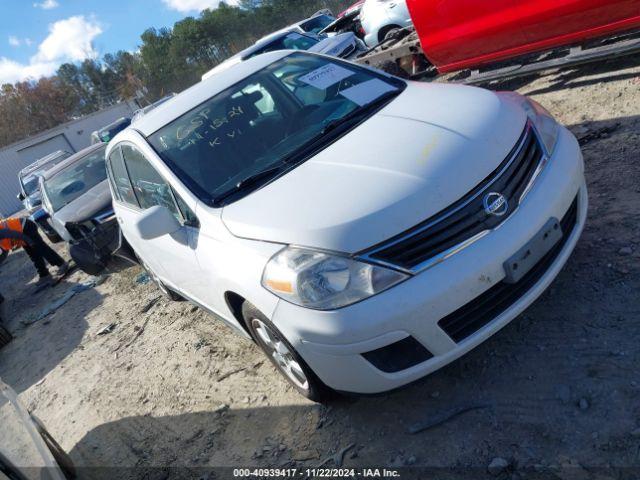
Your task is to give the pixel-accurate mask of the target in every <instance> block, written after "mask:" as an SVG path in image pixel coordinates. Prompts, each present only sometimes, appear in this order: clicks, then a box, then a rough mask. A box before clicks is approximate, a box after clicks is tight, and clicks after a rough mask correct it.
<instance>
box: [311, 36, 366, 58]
mask: <svg viewBox="0 0 640 480" xmlns="http://www.w3.org/2000/svg"><path fill="white" fill-rule="evenodd" d="M357 47H358V41H357V37H356V36H355V35H354V34H353V33H350V32H346V33H341V34H339V35H334V36H332V37H328V38H325V39H324V40H322V41H320V42H318V43H316V44H315V45H314V46H313V47H311V48H310V49H309V51H310V52H316V53H324V54H325V55H331V56H333V57H348V56H350V55H351V54H352V53H353V52H355V51H356V49H357Z"/></svg>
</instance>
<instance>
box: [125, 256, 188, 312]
mask: <svg viewBox="0 0 640 480" xmlns="http://www.w3.org/2000/svg"><path fill="white" fill-rule="evenodd" d="M136 257H137V258H138V262H139V263H140V266H141V267H142V268H143V269H144V271H145V272H147V275H149V278H151V281H152V282H153V283H155V284H156V287H158V290H160V291H161V292H162V294H163V295H164V296H165V297H166V298H167V299H169V300H171V301H172V302H184V301H185V298H184V297H183V296H182V295H180V294H179V293H177V292H174V291H173V290H171V289H170V288H169V287H167V286H166V285H165V284H164V283H162V280H160V279H159V278H158V276H157V275H156V274H155V273H153V271H152V270H151V269H150V268H149V267H147V264H146V263H144V261H143V260H142V258H140V256H139V255H138V254H137V253H136Z"/></svg>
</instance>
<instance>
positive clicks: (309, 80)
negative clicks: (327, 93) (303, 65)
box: [299, 63, 355, 90]
mask: <svg viewBox="0 0 640 480" xmlns="http://www.w3.org/2000/svg"><path fill="white" fill-rule="evenodd" d="M354 74H355V72H353V71H351V70H349V69H348V68H344V67H341V66H340V65H336V64H335V63H327V64H326V65H325V66H324V67H320V68H316V69H315V70H314V71H313V72H310V73H307V74H306V75H303V76H302V77H300V78H299V80H300V81H301V82H304V83H306V84H307V85H311V86H312V87H316V88H319V89H320V90H325V89H326V88H327V87H330V86H331V85H335V84H336V83H338V82H339V81H341V80H344V79H345V78H347V77H350V76H351V75H354Z"/></svg>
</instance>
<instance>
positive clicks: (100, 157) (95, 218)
mask: <svg viewBox="0 0 640 480" xmlns="http://www.w3.org/2000/svg"><path fill="white" fill-rule="evenodd" d="M105 149H106V145H105V144H103V143H100V144H97V145H92V146H90V147H88V148H86V149H84V150H81V151H80V152H78V153H76V154H75V155H73V156H71V157H69V158H68V159H67V160H65V161H64V162H63V163H61V164H59V165H57V166H56V167H55V168H53V169H51V170H48V171H47V172H44V173H43V174H42V175H41V176H40V189H41V190H42V198H43V205H44V208H45V210H46V211H47V213H48V214H49V216H50V217H51V223H52V224H53V228H54V229H55V230H56V232H57V233H58V235H60V237H61V238H62V239H64V240H65V241H66V242H67V243H68V244H69V255H70V256H71V258H72V259H73V260H74V262H75V263H76V264H77V265H78V267H80V269H82V270H83V271H85V272H86V273H89V274H91V275H96V274H98V273H100V272H101V271H102V270H104V268H105V267H106V265H107V264H108V262H109V260H110V258H111V255H112V253H113V252H114V251H115V250H116V249H117V247H118V242H119V234H120V231H119V228H118V224H117V222H116V219H115V215H114V212H113V206H112V204H111V194H110V192H109V184H108V182H107V172H106V169H105V163H104V155H105Z"/></svg>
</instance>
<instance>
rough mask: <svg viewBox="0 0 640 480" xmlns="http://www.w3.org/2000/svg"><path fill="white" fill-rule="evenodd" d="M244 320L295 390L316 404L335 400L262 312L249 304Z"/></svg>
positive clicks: (331, 392)
mask: <svg viewBox="0 0 640 480" xmlns="http://www.w3.org/2000/svg"><path fill="white" fill-rule="evenodd" d="M242 316H243V318H244V321H245V324H246V325H247V328H248V329H249V332H250V333H251V336H252V337H253V339H254V340H255V341H256V343H257V344H258V346H260V348H261V349H262V350H263V351H264V353H265V355H266V356H267V357H268V358H269V360H270V361H271V363H273V365H274V366H275V367H276V369H277V370H278V371H279V372H280V373H281V374H282V376H283V377H285V378H286V379H287V381H288V382H289V383H290V384H291V385H292V386H293V388H295V389H296V390H297V391H298V392H299V393H300V394H301V395H304V396H305V397H307V398H308V399H309V400H312V401H314V402H324V401H327V400H329V399H331V397H332V396H333V394H334V392H333V390H331V389H330V388H329V387H327V386H326V385H325V384H324V383H322V380H320V379H319V378H318V376H317V375H316V374H315V373H314V372H313V370H311V368H310V367H309V365H307V363H306V362H305V361H304V360H303V359H302V357H301V356H300V355H299V354H298V352H296V349H295V348H294V347H293V346H292V345H291V344H290V343H289V342H288V341H287V339H286V338H285V337H284V335H283V334H282V333H280V331H279V330H278V329H277V328H276V326H275V325H274V324H273V323H271V321H270V320H269V319H268V318H267V317H266V316H265V315H263V313H262V312H260V310H258V309H257V308H256V307H254V306H253V305H251V304H250V303H249V302H244V304H243V305H242Z"/></svg>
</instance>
